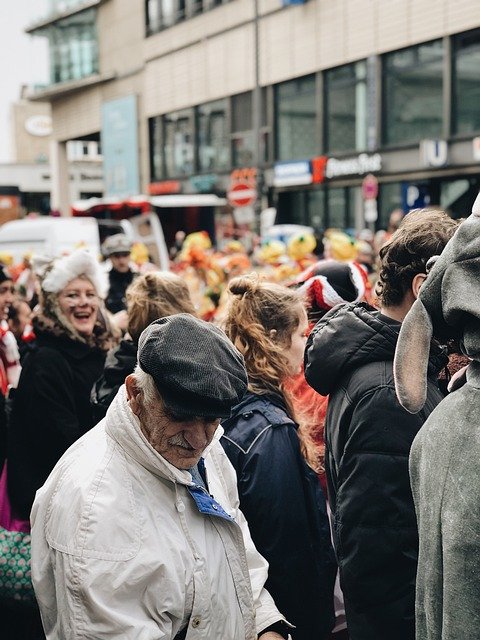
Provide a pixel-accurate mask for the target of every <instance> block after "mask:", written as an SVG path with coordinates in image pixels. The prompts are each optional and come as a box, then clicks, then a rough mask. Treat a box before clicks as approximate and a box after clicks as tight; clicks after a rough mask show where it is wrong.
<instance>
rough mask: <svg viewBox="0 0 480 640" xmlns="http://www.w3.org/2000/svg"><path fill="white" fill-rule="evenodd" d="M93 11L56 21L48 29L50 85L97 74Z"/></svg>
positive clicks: (94, 16) (95, 30)
mask: <svg viewBox="0 0 480 640" xmlns="http://www.w3.org/2000/svg"><path fill="white" fill-rule="evenodd" d="M96 16H97V12H96V10H95V9H89V10H88V11H82V12H81V13H78V14H76V15H74V16H70V17H69V18H65V20H59V21H58V22H56V23H54V24H53V25H51V26H50V27H49V29H48V39H49V52H50V69H51V81H52V83H54V84H55V83H58V82H67V81H69V80H80V79H81V78H85V77H88V76H90V75H93V74H94V73H98V43H97V29H96Z"/></svg>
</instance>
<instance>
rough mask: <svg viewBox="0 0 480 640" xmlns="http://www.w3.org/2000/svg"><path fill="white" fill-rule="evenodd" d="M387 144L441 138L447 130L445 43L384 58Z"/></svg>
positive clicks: (396, 53) (431, 44) (391, 54)
mask: <svg viewBox="0 0 480 640" xmlns="http://www.w3.org/2000/svg"><path fill="white" fill-rule="evenodd" d="M383 69H384V81H383V86H384V96H383V103H384V132H383V137H384V141H385V143H387V144H403V143H408V142H417V141H419V140H421V139H423V138H438V137H439V136H441V135H442V130H443V42H442V40H436V41H434V42H429V43H427V44H422V45H419V46H416V47H410V48H409V49H403V50H402V51H396V52H395V53H390V54H387V55H385V56H384V67H383Z"/></svg>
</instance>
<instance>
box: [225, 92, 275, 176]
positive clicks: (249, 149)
mask: <svg viewBox="0 0 480 640" xmlns="http://www.w3.org/2000/svg"><path fill="white" fill-rule="evenodd" d="M231 100H232V102H231V105H232V134H231V140H232V163H233V166H234V167H250V166H252V165H253V164H254V162H255V152H256V149H255V135H254V131H253V111H252V109H253V94H252V92H251V91H247V92H245V93H239V94H238V95H236V96H233V97H232V99H231ZM261 100H262V122H261V124H262V127H261V131H260V158H261V161H262V162H266V161H267V153H268V136H269V134H270V127H268V126H267V90H266V88H265V87H264V88H262V97H261Z"/></svg>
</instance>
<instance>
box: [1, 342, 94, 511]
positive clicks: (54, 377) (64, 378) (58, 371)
mask: <svg viewBox="0 0 480 640" xmlns="http://www.w3.org/2000/svg"><path fill="white" fill-rule="evenodd" d="M104 361H105V354H104V353H103V352H102V351H100V350H99V349H96V348H92V347H89V346H87V345H86V344H84V343H81V342H76V341H74V340H71V339H68V338H66V337H55V336H53V335H51V334H49V333H46V332H45V333H38V334H37V341H36V345H35V347H34V348H33V349H32V351H31V353H29V354H28V355H27V357H26V358H25V361H24V363H23V369H22V373H21V376H20V381H19V384H18V388H17V390H16V393H15V397H14V400H13V406H12V413H11V423H10V425H9V429H8V444H7V452H8V453H7V459H8V492H9V497H10V501H11V503H12V507H13V509H14V511H15V514H16V515H17V516H18V517H20V518H28V517H29V514H30V510H31V507H32V503H33V499H34V497H35V492H36V491H37V489H39V488H40V487H41V486H42V484H43V483H44V482H45V480H46V479H47V477H48V475H49V473H50V472H51V470H52V469H53V467H54V466H55V464H56V463H57V461H58V460H59V458H60V457H61V456H62V455H63V453H64V452H65V451H66V450H67V449H68V447H69V446H70V445H71V444H73V443H74V442H75V441H76V440H77V439H78V438H79V437H80V436H82V435H83V434H84V433H85V432H86V431H88V430H89V429H91V428H92V427H93V426H94V424H95V419H94V416H93V411H92V407H91V404H90V391H91V388H92V385H93V382H94V381H95V380H96V379H97V378H98V376H99V375H100V373H101V372H102V369H103V364H104Z"/></svg>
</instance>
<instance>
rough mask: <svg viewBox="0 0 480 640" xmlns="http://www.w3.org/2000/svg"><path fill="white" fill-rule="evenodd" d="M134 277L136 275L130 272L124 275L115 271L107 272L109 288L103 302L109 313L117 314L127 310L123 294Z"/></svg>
mask: <svg viewBox="0 0 480 640" xmlns="http://www.w3.org/2000/svg"><path fill="white" fill-rule="evenodd" d="M136 275H137V274H136V273H134V272H133V271H130V270H129V271H127V272H126V273H120V272H119V271H117V270H116V269H111V270H110V271H109V273H108V279H109V282H110V287H109V289H108V295H107V299H106V300H105V306H106V307H107V309H108V310H109V311H110V313H118V312H119V311H122V310H123V309H126V308H127V300H126V297H125V292H126V290H127V288H128V286H129V285H130V284H131V283H132V282H133V279H134V278H135V276H136Z"/></svg>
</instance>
